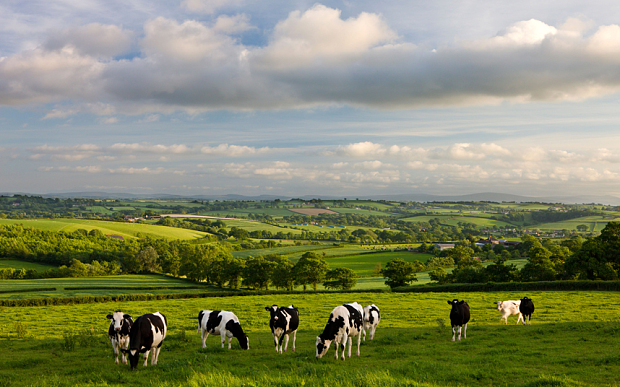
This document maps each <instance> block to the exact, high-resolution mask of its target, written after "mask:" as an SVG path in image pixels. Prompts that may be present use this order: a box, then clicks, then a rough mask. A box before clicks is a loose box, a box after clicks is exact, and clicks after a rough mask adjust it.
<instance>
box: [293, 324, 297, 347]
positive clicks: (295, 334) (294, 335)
mask: <svg viewBox="0 0 620 387" xmlns="http://www.w3.org/2000/svg"><path fill="white" fill-rule="evenodd" d="M296 338H297V329H295V330H294V331H293V352H295V339H296Z"/></svg>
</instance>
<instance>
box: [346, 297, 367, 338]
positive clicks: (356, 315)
mask: <svg viewBox="0 0 620 387" xmlns="http://www.w3.org/2000/svg"><path fill="white" fill-rule="evenodd" d="M343 306H344V307H345V308H347V310H348V311H349V325H350V326H351V327H353V328H355V329H357V330H358V331H361V330H362V324H363V319H362V314H361V313H360V311H359V310H357V309H355V308H354V307H353V306H351V305H349V304H345V305H343ZM347 333H349V331H348V330H347Z"/></svg>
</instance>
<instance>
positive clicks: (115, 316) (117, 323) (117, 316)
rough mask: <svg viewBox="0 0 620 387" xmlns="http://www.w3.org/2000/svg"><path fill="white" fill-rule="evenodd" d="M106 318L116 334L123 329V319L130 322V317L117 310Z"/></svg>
mask: <svg viewBox="0 0 620 387" xmlns="http://www.w3.org/2000/svg"><path fill="white" fill-rule="evenodd" d="M106 317H107V318H109V319H110V325H113V326H114V330H115V331H116V332H120V330H121V329H122V328H123V324H125V319H127V320H129V321H131V316H130V315H128V314H125V313H123V312H121V311H120V310H117V311H116V312H114V313H112V314H109V315H107V316H106Z"/></svg>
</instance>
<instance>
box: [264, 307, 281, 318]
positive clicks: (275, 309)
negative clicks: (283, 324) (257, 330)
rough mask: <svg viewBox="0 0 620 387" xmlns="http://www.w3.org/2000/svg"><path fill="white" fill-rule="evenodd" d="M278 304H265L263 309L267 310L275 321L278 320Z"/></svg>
mask: <svg viewBox="0 0 620 387" xmlns="http://www.w3.org/2000/svg"><path fill="white" fill-rule="evenodd" d="M278 309H280V308H278V305H271V306H266V307H265V310H267V311H269V313H270V314H271V318H272V319H274V320H275V321H278Z"/></svg>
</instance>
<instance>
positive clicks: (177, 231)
mask: <svg viewBox="0 0 620 387" xmlns="http://www.w3.org/2000/svg"><path fill="white" fill-rule="evenodd" d="M6 224H22V225H23V226H24V227H32V228H35V229H39V230H45V231H65V232H73V231H75V230H78V229H84V230H86V231H90V230H93V229H96V230H100V231H101V232H102V233H103V234H105V235H120V236H122V237H123V238H129V239H133V238H137V237H138V234H141V235H149V236H151V237H153V238H160V239H166V240H174V239H200V238H204V237H205V235H208V234H207V233H205V232H201V231H195V230H188V229H183V228H174V227H165V226H158V225H154V224H140V223H126V222H109V221H103V220H90V219H66V218H55V219H19V220H15V219H0V225H6Z"/></svg>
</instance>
